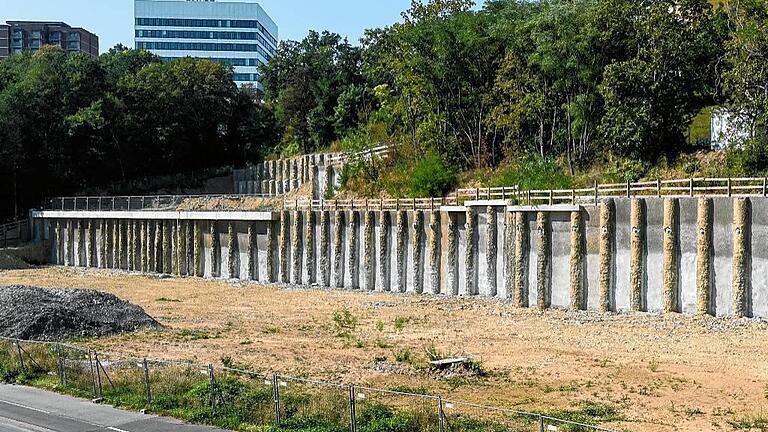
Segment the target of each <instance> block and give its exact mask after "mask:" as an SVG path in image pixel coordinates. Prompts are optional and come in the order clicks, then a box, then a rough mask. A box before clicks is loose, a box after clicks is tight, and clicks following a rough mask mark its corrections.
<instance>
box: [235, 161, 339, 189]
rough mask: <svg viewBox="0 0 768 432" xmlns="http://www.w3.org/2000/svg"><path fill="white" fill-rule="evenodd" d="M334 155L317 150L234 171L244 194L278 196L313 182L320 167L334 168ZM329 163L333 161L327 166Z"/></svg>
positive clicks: (237, 183) (236, 182)
mask: <svg viewBox="0 0 768 432" xmlns="http://www.w3.org/2000/svg"><path fill="white" fill-rule="evenodd" d="M333 156H334V155H330V154H329V155H326V154H314V155H305V156H301V157H298V158H291V159H279V160H272V161H265V162H262V163H259V164H257V165H254V166H252V167H248V168H246V169H242V170H235V171H234V181H235V188H236V192H237V193H238V194H240V195H268V196H277V195H283V194H286V193H289V192H291V191H294V190H296V189H298V188H299V187H301V186H302V185H304V184H306V183H308V182H313V181H314V179H315V178H316V177H317V173H318V170H319V169H320V168H321V167H323V168H324V169H331V170H332V169H333V167H332V166H330V165H329V161H330V159H331V158H332V157H333ZM326 165H329V166H328V167H326Z"/></svg>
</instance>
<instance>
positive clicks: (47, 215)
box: [32, 210, 280, 221]
mask: <svg viewBox="0 0 768 432" xmlns="http://www.w3.org/2000/svg"><path fill="white" fill-rule="evenodd" d="M32 218H33V219H140V220H144V219H157V220H223V221H226V220H228V221H271V220H278V219H279V218H280V214H279V213H278V212H273V211H235V212H230V211H159V210H158V211H66V210H65V211H58V210H46V211H34V212H32Z"/></svg>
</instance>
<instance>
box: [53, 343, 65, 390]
mask: <svg viewBox="0 0 768 432" xmlns="http://www.w3.org/2000/svg"><path fill="white" fill-rule="evenodd" d="M54 353H55V354H56V369H57V371H58V372H59V384H60V385H61V386H62V387H63V386H65V385H66V383H65V382H64V368H63V367H62V364H61V345H59V344H56V345H54Z"/></svg>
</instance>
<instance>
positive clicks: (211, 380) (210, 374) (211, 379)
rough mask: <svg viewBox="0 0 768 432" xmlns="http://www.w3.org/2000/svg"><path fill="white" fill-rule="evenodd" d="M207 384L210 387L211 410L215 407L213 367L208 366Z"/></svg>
mask: <svg viewBox="0 0 768 432" xmlns="http://www.w3.org/2000/svg"><path fill="white" fill-rule="evenodd" d="M208 383H209V385H210V387H211V409H213V408H215V407H216V377H214V375H213V365H212V364H209V365H208Z"/></svg>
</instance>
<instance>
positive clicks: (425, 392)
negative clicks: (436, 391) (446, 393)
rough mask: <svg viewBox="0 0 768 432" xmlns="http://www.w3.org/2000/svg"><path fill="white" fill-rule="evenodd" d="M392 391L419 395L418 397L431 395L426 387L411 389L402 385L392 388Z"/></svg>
mask: <svg viewBox="0 0 768 432" xmlns="http://www.w3.org/2000/svg"><path fill="white" fill-rule="evenodd" d="M390 390H392V391H396V392H400V393H411V394H417V395H429V394H431V393H430V391H429V390H428V389H427V388H426V387H410V386H407V385H400V386H395V387H390Z"/></svg>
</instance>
